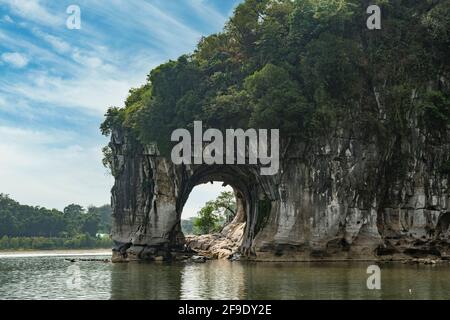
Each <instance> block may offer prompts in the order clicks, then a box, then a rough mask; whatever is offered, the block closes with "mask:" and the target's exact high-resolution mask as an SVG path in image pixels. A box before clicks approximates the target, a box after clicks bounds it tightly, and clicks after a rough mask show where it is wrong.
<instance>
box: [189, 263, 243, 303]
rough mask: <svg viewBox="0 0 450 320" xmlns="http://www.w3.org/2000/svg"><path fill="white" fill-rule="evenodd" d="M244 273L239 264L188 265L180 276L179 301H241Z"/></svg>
mask: <svg viewBox="0 0 450 320" xmlns="http://www.w3.org/2000/svg"><path fill="white" fill-rule="evenodd" d="M245 296H246V292H245V272H244V267H243V265H242V264H240V263H232V262H229V261H215V263H207V264H201V265H199V264H188V265H186V266H185V267H184V268H183V271H182V274H181V299H214V300H223V299H229V300H237V299H243V298H245Z"/></svg>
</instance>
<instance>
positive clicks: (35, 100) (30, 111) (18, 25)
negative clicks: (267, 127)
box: [0, 0, 241, 216]
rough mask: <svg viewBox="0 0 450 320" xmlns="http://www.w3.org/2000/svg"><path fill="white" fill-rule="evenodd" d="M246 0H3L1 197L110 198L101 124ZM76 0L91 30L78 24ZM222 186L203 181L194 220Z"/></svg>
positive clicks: (52, 204) (50, 201) (42, 201)
mask: <svg viewBox="0 0 450 320" xmlns="http://www.w3.org/2000/svg"><path fill="white" fill-rule="evenodd" d="M240 2H241V0H170V1H167V0H109V1H105V0H78V1H77V2H73V0H71V1H65V0H59V1H53V0H0V193H5V194H9V195H10V196H11V197H12V198H13V199H15V200H17V201H19V202H21V203H23V204H28V205H34V206H43V207H48V208H56V209H59V210H62V209H63V208H64V207H65V206H67V205H68V204H71V203H77V204H81V205H83V206H85V207H87V206H89V205H96V206H99V205H103V204H105V203H109V202H110V189H111V187H112V185H113V178H112V177H111V176H110V175H109V174H108V172H107V170H106V169H105V168H104V167H103V165H102V163H101V159H102V154H101V149H102V147H103V146H105V145H106V144H107V143H108V139H107V138H106V137H103V136H101V134H100V131H99V126H100V123H101V122H102V120H103V116H104V113H105V111H106V110H107V109H108V108H109V107H111V106H118V107H121V106H123V102H124V100H125V98H126V97H127V95H128V91H129V89H130V88H134V87H139V86H141V85H142V84H144V83H145V80H146V76H147V75H148V74H149V72H150V70H151V69H153V68H154V67H156V66H158V65H159V64H161V63H164V62H166V61H168V60H170V59H176V58H177V57H178V56H180V55H182V54H184V53H189V52H192V51H193V50H194V48H195V46H196V44H197V43H198V41H199V40H200V39H201V37H202V36H204V35H209V34H212V33H215V32H218V31H220V30H221V29H222V28H223V25H224V23H225V22H226V21H227V19H228V18H229V17H230V16H231V14H232V12H233V9H234V8H235V7H236V5H237V4H238V3H240ZM73 4H76V5H78V6H79V8H80V12H81V29H69V28H68V27H67V24H66V22H67V19H68V18H69V17H70V14H68V13H67V8H68V7H69V6H70V5H73ZM220 189H221V184H220V183H215V184H214V185H203V186H199V187H197V188H196V189H195V190H194V192H193V193H192V194H191V197H190V200H189V202H188V204H187V205H186V210H185V211H188V214H187V215H188V216H192V215H194V214H195V210H197V209H198V208H200V207H201V205H202V204H203V203H204V202H205V201H207V200H210V199H211V198H214V197H215V196H216V195H217V194H218V192H219V191H220Z"/></svg>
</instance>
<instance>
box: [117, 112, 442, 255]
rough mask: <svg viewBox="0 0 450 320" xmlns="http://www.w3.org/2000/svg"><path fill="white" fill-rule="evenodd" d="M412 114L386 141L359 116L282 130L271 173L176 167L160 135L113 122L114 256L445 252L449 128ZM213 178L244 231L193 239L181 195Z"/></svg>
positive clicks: (249, 168)
mask: <svg viewBox="0 0 450 320" xmlns="http://www.w3.org/2000/svg"><path fill="white" fill-rule="evenodd" d="M361 117H362V116H361V115H360V117H359V118H360V119H361ZM408 123H409V125H408V127H407V129H406V130H404V131H403V133H402V134H401V135H396V134H392V135H389V136H387V137H385V138H384V139H383V140H380V139H379V138H377V137H376V136H375V135H374V136H371V135H370V133H368V132H365V131H364V130H360V128H361V125H359V126H357V125H356V124H353V123H352V122H342V123H341V124H340V125H338V126H336V128H334V129H333V130H331V129H330V130H328V132H327V133H326V134H321V135H319V136H318V137H317V138H316V139H314V140H310V141H305V140H298V139H295V138H289V139H283V140H282V141H281V142H282V143H281V151H282V152H281V159H280V162H281V170H280V172H279V174H277V175H274V176H261V175H260V174H259V172H260V170H259V168H258V167H256V166H234V165H225V166H217V165H213V166H208V165H193V166H184V165H180V166H175V165H173V164H172V163H171V161H170V159H168V158H166V157H163V156H161V155H159V153H158V150H157V148H156V146H143V145H141V144H140V143H139V142H138V141H137V140H136V139H135V138H133V137H132V135H130V134H129V133H127V132H125V131H121V130H115V131H114V132H113V134H112V139H111V143H110V147H111V149H112V155H113V156H112V165H113V174H114V176H115V179H116V182H115V185H114V187H113V190H112V204H113V210H114V213H113V232H112V238H113V240H114V242H115V248H114V261H130V260H153V259H163V260H169V259H173V258H174V257H176V256H177V255H179V254H183V252H185V251H186V250H188V247H190V248H194V249H196V250H198V249H200V250H203V249H204V250H205V251H208V252H214V254H213V256H214V257H227V256H229V255H231V254H233V253H235V252H236V251H239V252H240V253H241V254H242V255H243V256H244V257H247V258H249V259H255V260H280V261H310V260H347V259H370V260H372V259H411V258H427V257H433V258H436V257H437V258H449V257H450V241H449V239H450V234H449V223H450V189H449V187H450V186H449V176H448V172H446V171H445V170H442V167H443V166H444V164H445V163H447V162H448V161H449V158H450V137H449V135H448V133H442V134H441V137H440V139H439V140H436V138H435V136H432V135H430V134H429V133H428V132H427V131H425V130H422V129H419V128H418V125H417V120H416V116H415V115H414V114H411V115H410V118H409V119H408ZM213 180H214V181H223V182H224V183H225V184H228V185H231V186H232V187H233V188H234V189H235V192H236V195H237V197H238V199H239V202H240V205H241V206H242V220H241V221H240V223H241V224H240V227H239V228H241V229H239V228H237V229H236V228H234V229H233V230H238V229H239V230H240V232H241V234H240V235H239V237H241V238H242V239H239V240H238V241H237V242H233V241H229V239H230V237H231V238H233V237H234V238H236V236H233V235H230V234H228V233H227V232H225V235H224V234H222V235H219V236H216V235H209V236H205V237H203V238H196V239H192V238H188V243H187V244H188V246H186V239H185V237H184V236H183V234H182V232H181V228H180V218H181V212H182V210H183V206H184V204H185V202H186V200H187V198H188V196H189V193H190V192H191V190H192V189H193V187H195V186H196V185H198V184H201V183H208V182H210V181H213ZM244 222H245V224H244ZM244 226H245V227H244ZM239 237H238V238H239ZM234 240H236V239H234ZM236 243H239V246H238V247H236ZM202 248H203V249H202ZM211 250H212V251H211Z"/></svg>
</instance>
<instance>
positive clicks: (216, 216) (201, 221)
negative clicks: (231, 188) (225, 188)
mask: <svg viewBox="0 0 450 320" xmlns="http://www.w3.org/2000/svg"><path fill="white" fill-rule="evenodd" d="M235 215H236V200H235V196H234V194H233V193H232V192H222V193H221V194H220V195H219V196H218V197H217V198H216V199H215V200H213V201H208V202H207V203H206V204H205V205H204V206H203V208H201V209H200V211H199V212H198V214H197V217H196V218H194V219H193V231H194V233H196V234H208V233H213V232H218V231H220V230H221V229H222V228H223V226H224V225H225V224H227V223H229V222H231V221H232V220H233V217H234V216H235Z"/></svg>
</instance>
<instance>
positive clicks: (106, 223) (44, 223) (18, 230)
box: [0, 194, 111, 238]
mask: <svg viewBox="0 0 450 320" xmlns="http://www.w3.org/2000/svg"><path fill="white" fill-rule="evenodd" d="M0 221H1V223H0V237H3V236H8V237H13V238H29V237H38V238H39V237H43V238H69V237H72V238H76V237H78V235H80V234H82V235H83V234H87V235H89V236H90V237H92V238H94V237H95V236H96V234H97V233H109V232H110V228H111V207H110V206H109V205H105V206H102V207H90V208H89V209H88V210H87V211H86V210H85V209H84V208H83V207H81V206H80V205H77V204H71V205H69V206H67V207H66V208H65V209H64V211H63V212H60V211H58V210H55V209H53V210H48V209H45V208H41V207H30V206H25V205H21V204H19V203H18V202H16V201H14V200H12V199H11V198H10V197H9V196H7V195H4V194H0Z"/></svg>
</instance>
